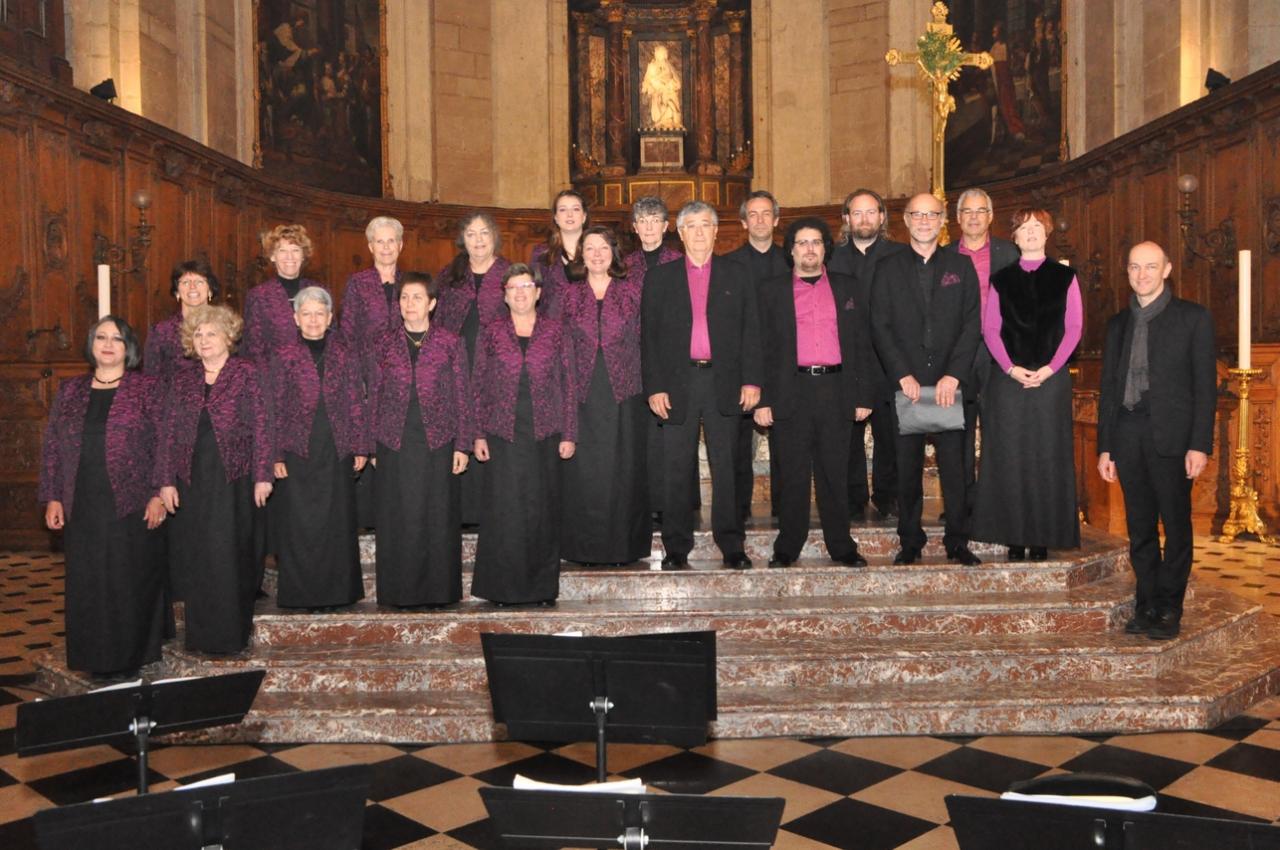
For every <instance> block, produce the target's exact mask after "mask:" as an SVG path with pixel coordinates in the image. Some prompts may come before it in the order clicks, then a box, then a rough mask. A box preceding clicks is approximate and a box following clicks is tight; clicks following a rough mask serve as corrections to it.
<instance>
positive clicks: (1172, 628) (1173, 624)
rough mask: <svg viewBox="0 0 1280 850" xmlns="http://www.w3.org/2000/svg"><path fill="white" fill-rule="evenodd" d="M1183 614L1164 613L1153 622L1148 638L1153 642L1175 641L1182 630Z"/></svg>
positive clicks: (1175, 612)
mask: <svg viewBox="0 0 1280 850" xmlns="http://www.w3.org/2000/svg"><path fill="white" fill-rule="evenodd" d="M1181 625H1182V614H1181V613H1180V612H1178V611H1162V612H1161V613H1159V614H1157V615H1156V616H1155V619H1153V620H1152V621H1151V625H1150V626H1149V627H1148V628H1147V637H1149V638H1151V639H1152V640H1173V639H1174V638H1176V637H1177V636H1178V632H1179V631H1180V630H1181Z"/></svg>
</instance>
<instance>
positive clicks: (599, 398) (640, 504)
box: [560, 300, 653, 564]
mask: <svg viewBox="0 0 1280 850" xmlns="http://www.w3.org/2000/svg"><path fill="white" fill-rule="evenodd" d="M603 307H604V302H603V301H599V300H598V301H596V313H597V316H596V319H597V327H598V328H601V330H600V331H599V332H598V334H599V333H603V327H604V324H603V322H601V321H600V315H599V314H600V313H602V312H603ZM651 417H652V414H651V413H650V411H649V408H648V407H647V406H646V405H645V403H644V397H643V395H641V394H636V395H633V396H632V397H631V398H627V399H623V401H622V403H621V404H619V403H618V402H617V401H615V400H614V396H613V387H612V385H611V384H610V382H609V370H608V369H607V368H606V366H605V361H604V349H603V348H602V346H601V341H600V339H599V338H597V340H596V351H595V366H594V367H593V368H592V371H591V386H590V388H589V389H588V390H587V399H586V401H585V402H583V403H582V404H580V405H578V441H577V449H576V450H575V451H574V455H573V457H572V458H570V459H569V460H567V461H565V462H564V463H563V464H562V465H561V470H562V473H563V474H562V477H561V481H560V493H561V502H560V505H561V509H560V521H561V522H560V556H561V557H562V558H564V559H565V560H566V561H578V562H580V563H588V564H629V563H631V562H632V561H638V560H640V559H641V558H647V557H649V555H650V553H651V551H652V548H653V545H652V544H653V536H652V532H651V529H652V522H651V520H650V518H649V512H648V511H649V504H648V494H647V492H646V490H647V484H648V470H647V468H646V467H645V443H646V440H647V437H648V434H649V431H650V428H648V427H647V426H648V425H649V419H650V418H651Z"/></svg>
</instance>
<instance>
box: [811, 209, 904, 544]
mask: <svg viewBox="0 0 1280 850" xmlns="http://www.w3.org/2000/svg"><path fill="white" fill-rule="evenodd" d="M840 217H841V219H843V222H844V223H843V225H842V226H841V231H840V232H841V239H842V240H843V241H841V243H840V244H839V245H837V246H836V247H835V249H834V250H833V251H832V253H831V260H830V261H829V262H828V264H827V270H828V271H830V272H836V273H839V274H845V275H849V276H851V277H852V278H853V281H854V284H853V300H854V303H856V304H857V305H858V311H859V313H860V314H861V315H862V317H863V319H864V320H865V319H869V318H870V314H869V311H868V309H867V308H868V306H869V305H870V304H871V281H872V279H873V278H874V277H875V274H876V268H877V267H878V266H879V265H880V263H881V261H883V260H884V259H885V258H886V257H891V256H893V255H894V254H896V253H897V252H899V251H902V250H904V249H905V248H906V246H905V245H903V244H902V243H901V242H894V241H893V240H892V239H890V238H889V237H888V236H886V235H885V209H884V199H883V198H881V197H880V195H879V194H878V193H877V192H875V191H873V190H871V189H854V190H853V191H852V192H850V193H849V195H848V197H846V198H845V199H844V212H843V213H841V216H840ZM866 332H867V334H870V332H871V326H870V325H869V324H868V325H867V331H866ZM866 367H867V373H866V374H867V382H868V384H869V388H870V389H871V391H872V393H873V397H872V399H871V402H872V404H871V410H872V413H871V416H869V417H868V418H866V419H863V420H861V421H858V422H854V423H853V433H852V436H851V442H850V445H849V476H848V477H849V518H850V519H852V520H855V521H857V522H861V521H862V520H865V519H866V518H867V502H868V501H870V502H872V503H873V504H874V505H875V506H876V510H877V511H878V512H879V513H880V516H881V517H883V518H887V517H891V516H894V515H896V514H897V513H898V464H897V447H896V443H897V441H896V439H895V437H896V436H897V430H896V429H895V428H894V424H893V412H892V411H891V410H890V409H889V408H890V406H891V405H892V404H893V393H894V390H895V389H896V387H895V386H894V384H893V383H892V382H891V381H889V380H888V379H887V378H886V377H885V374H884V368H883V367H882V366H881V365H880V361H879V360H878V359H877V358H876V356H875V354H874V353H873V354H872V355H871V356H870V358H869V362H868V363H867V364H866ZM868 425H870V426H871V441H872V444H873V445H874V447H875V448H874V449H873V451H874V454H873V456H872V460H871V487H870V489H869V490H868V487H867V450H866V439H867V436H866V434H867V426H868Z"/></svg>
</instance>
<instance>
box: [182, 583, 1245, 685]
mask: <svg viewBox="0 0 1280 850" xmlns="http://www.w3.org/2000/svg"><path fill="white" fill-rule="evenodd" d="M1259 611H1260V608H1259V606H1257V605H1254V604H1252V603H1250V602H1248V601H1247V600H1245V599H1242V598H1240V597H1236V596H1234V595H1232V594H1229V593H1225V592H1222V591H1215V590H1206V591H1205V592H1202V593H1201V594H1199V595H1198V596H1197V597H1196V599H1195V600H1193V601H1192V602H1191V603H1190V604H1189V605H1188V607H1187V611H1186V614H1185V616H1184V620H1183V631H1182V634H1181V636H1180V637H1179V638H1178V639H1176V640H1173V641H1169V642H1164V643H1153V642H1152V641H1149V640H1146V639H1145V638H1143V637H1135V636H1130V635H1124V634H1123V633H1122V632H1116V631H1110V632H1101V633H1097V634H1060V635H1058V634H1051V635H1045V634H1037V633H1031V634H996V635H976V636H968V635H897V634H894V635H881V636H849V637H836V638H827V639H816V638H807V637H792V638H787V639H786V640H776V639H774V640H769V639H752V638H743V639H732V638H721V639H718V640H717V662H718V663H717V681H718V682H719V683H720V684H721V686H724V687H735V686H765V685H769V686H784V685H789V686H810V685H815V684H819V683H838V684H846V685H852V684H859V683H861V684H876V683H884V682H948V681H949V682H957V683H971V682H1006V681H1010V682H1012V681H1032V680H1045V679H1053V678H1074V679H1098V678H1118V677H1124V676H1143V677H1150V676H1158V675H1162V674H1164V673H1166V672H1171V671H1176V670H1178V669H1180V668H1181V667H1182V666H1183V665H1184V664H1185V663H1186V661H1187V660H1188V659H1189V658H1191V657H1193V656H1194V655H1195V654H1197V653H1199V652H1203V651H1205V650H1207V649H1213V650H1217V649H1221V648H1223V647H1226V646H1228V645H1230V644H1233V643H1237V642H1241V641H1248V640H1251V639H1252V638H1253V636H1254V633H1255V631H1256V628H1257V621H1258V614H1259ZM249 668H266V670H267V678H266V680H265V681H264V683H263V690H264V691H297V692H312V693H326V692H337V691H349V692H362V693H363V692H376V691H418V692H421V693H423V694H424V695H425V694H430V693H433V692H436V691H450V690H456V691H467V690H484V689H485V688H486V687H487V680H486V677H485V670H484V660H483V657H482V656H481V652H480V646H479V642H478V641H476V642H474V643H426V644H393V645H388V646H366V645H341V646H335V645H317V646H278V647H254V648H253V650H251V651H249V652H246V653H241V654H239V655H237V656H233V657H229V658H225V659H219V660H217V661H211V660H210V659H209V658H207V657H205V656H203V655H200V654H199V653H192V652H188V651H186V650H184V649H182V648H181V643H180V641H179V642H177V643H175V644H174V646H173V647H172V648H170V649H168V650H167V651H166V658H165V675H170V676H192V675H207V674H208V673H209V672H210V670H211V669H216V670H218V671H220V672H226V671H230V670H237V669H249Z"/></svg>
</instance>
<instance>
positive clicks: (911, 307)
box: [871, 193, 981, 566]
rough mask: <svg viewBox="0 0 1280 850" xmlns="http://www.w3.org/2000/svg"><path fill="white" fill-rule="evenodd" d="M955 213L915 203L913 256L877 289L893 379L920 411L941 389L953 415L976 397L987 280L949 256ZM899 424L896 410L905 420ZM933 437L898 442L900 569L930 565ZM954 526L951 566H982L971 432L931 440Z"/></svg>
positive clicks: (884, 357)
mask: <svg viewBox="0 0 1280 850" xmlns="http://www.w3.org/2000/svg"><path fill="white" fill-rule="evenodd" d="M944 215H945V208H944V207H943V205H942V202H941V201H939V200H938V199H937V198H935V197H934V196H933V195H930V194H928V193H922V194H919V195H916V196H915V197H914V198H912V199H911V200H910V201H908V202H907V208H906V213H905V215H904V216H903V218H904V220H905V221H906V224H907V231H908V233H909V234H910V237H911V238H910V242H909V243H908V246H907V247H908V250H905V251H900V252H898V253H897V254H895V255H894V256H892V257H889V258H888V259H886V260H885V261H884V262H882V263H881V264H880V265H879V267H878V268H877V269H876V274H875V279H874V280H873V281H872V284H871V331H872V333H871V336H872V341H873V342H874V343H875V349H876V352H877V353H878V354H879V355H880V362H881V364H882V365H883V366H884V370H885V374H886V375H888V377H889V379H890V380H892V381H895V382H896V383H897V385H898V387H899V389H900V390H901V391H902V393H903V395H904V396H905V398H906V399H907V400H908V401H910V402H911V403H912V404H918V403H921V402H920V394H921V387H922V386H923V387H932V388H933V390H934V397H935V399H936V403H937V404H938V406H939V407H943V408H949V407H951V406H953V405H954V404H956V403H957V392H956V391H957V390H960V391H961V395H962V396H964V395H968V394H969V393H970V392H971V391H972V379H973V359H974V356H975V352H976V351H977V347H978V345H979V340H980V337H981V327H980V313H979V302H980V294H979V289H978V275H977V272H976V271H974V268H973V263H972V262H970V261H969V259H968V258H967V257H963V256H960V255H959V254H955V253H951V252H945V251H939V250H938V236H939V234H941V232H942V224H943V216H944ZM895 417H896V410H895ZM925 436H926V435H924V434H902V433H901V432H899V434H898V438H897V447H898V451H897V461H898V540H899V543H900V546H901V548H900V549H899V551H898V554H897V556H896V557H895V558H894V563H895V564H913V563H915V562H916V561H917V560H918V559H919V558H920V553H921V551H922V550H923V549H924V544H925V542H926V537H925V533H924V528H923V526H922V524H921V519H920V518H921V513H922V511H923V508H924V483H923V475H924V447H925ZM928 436H932V438H933V444H934V450H935V452H936V456H937V460H938V478H939V480H940V482H941V484H942V500H943V506H944V508H945V509H946V524H945V529H944V533H943V537H942V542H943V546H944V547H945V548H946V552H947V558H948V560H950V561H952V562H954V563H959V564H964V565H966V566H974V565H976V564H979V563H981V561H979V560H978V558H977V556H976V555H974V554H973V552H972V551H970V549H969V528H968V526H969V512H968V508H967V507H966V495H965V491H966V481H965V477H964V431H963V430H955V431H939V432H937V433H933V434H931V435H928Z"/></svg>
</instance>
